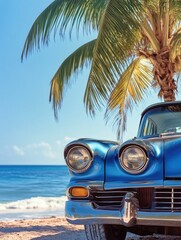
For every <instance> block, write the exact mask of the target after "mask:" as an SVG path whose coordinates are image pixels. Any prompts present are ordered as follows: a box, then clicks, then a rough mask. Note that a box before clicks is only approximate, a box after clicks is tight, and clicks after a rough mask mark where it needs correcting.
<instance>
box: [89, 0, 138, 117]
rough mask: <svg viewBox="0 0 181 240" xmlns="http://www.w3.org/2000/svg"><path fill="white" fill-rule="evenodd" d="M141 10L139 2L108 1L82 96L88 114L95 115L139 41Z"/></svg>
mask: <svg viewBox="0 0 181 240" xmlns="http://www.w3.org/2000/svg"><path fill="white" fill-rule="evenodd" d="M141 12H142V4H141V2H140V1H131V0H122V1H120V0H112V1H109V3H108V4H107V7H106V9H105V12H104V15H103V16H102V19H101V23H100V30H99V35H98V40H97V44H96V46H95V48H94V57H93V63H92V67H91V71H90V75H89V79H88V84H87V87H86V92H85V96H84V102H85V105H86V109H87V112H88V113H89V114H94V112H95V110H96V109H99V108H100V107H101V106H102V105H103V104H104V103H105V101H107V100H108V96H109V94H110V91H112V89H113V86H114V85H115V82H116V81H117V79H118V76H120V73H121V72H120V65H121V64H120V63H125V61H126V60H127V58H128V57H129V56H130V55H131V54H132V53H133V50H134V46H135V43H137V42H139V40H140V34H139V31H138V30H139V29H140V22H141V16H142V13H141Z"/></svg>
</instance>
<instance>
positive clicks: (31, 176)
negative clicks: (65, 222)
mask: <svg viewBox="0 0 181 240" xmlns="http://www.w3.org/2000/svg"><path fill="white" fill-rule="evenodd" d="M68 181H69V173H68V169H67V167H66V166H0V219H6V220H8V219H12V218H13V219H16V218H31V217H32V216H33V217H38V216H40V217H42V216H50V215H63V214H64V213H63V212H64V204H65V201H66V197H65V190H66V185H67V184H68Z"/></svg>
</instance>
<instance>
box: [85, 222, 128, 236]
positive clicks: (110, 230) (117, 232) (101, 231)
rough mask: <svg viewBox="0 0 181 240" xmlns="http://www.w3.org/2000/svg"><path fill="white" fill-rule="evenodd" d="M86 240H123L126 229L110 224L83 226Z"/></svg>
mask: <svg viewBox="0 0 181 240" xmlns="http://www.w3.org/2000/svg"><path fill="white" fill-rule="evenodd" d="M85 233H86V237H87V240H124V239H125V238H126V233H127V230H126V227H124V226H120V225H111V224H91V225H85Z"/></svg>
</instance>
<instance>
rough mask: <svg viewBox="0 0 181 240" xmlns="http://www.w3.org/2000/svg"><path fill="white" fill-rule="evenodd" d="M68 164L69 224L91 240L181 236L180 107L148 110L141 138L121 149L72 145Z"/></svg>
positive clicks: (175, 104) (107, 143) (83, 143)
mask: <svg viewBox="0 0 181 240" xmlns="http://www.w3.org/2000/svg"><path fill="white" fill-rule="evenodd" d="M132 127H133V126H132ZM65 159H66V163H67V165H68V167H69V170H70V175H71V179H70V183H69V185H68V187H67V196H68V201H67V202H66V210H65V212H66V218H67V220H68V221H69V222H70V223H73V224H84V225H85V232H86V236H87V239H88V240H98V239H101V240H108V239H109V240H111V239H113V240H116V239H119V240H120V239H125V236H126V233H127V231H129V232H133V233H137V234H140V235H145V234H146V235H148V234H152V233H160V234H170V235H178V236H181V102H173V103H159V104H155V105H152V106H150V107H148V108H146V110H145V111H144V112H143V113H142V115H141V121H140V125H139V129H138V135H137V137H135V138H133V139H131V140H129V141H126V142H125V143H123V144H122V145H120V144H119V143H117V142H111V141H100V140H94V139H79V140H77V141H73V142H71V143H70V144H68V146H67V147H66V148H65Z"/></svg>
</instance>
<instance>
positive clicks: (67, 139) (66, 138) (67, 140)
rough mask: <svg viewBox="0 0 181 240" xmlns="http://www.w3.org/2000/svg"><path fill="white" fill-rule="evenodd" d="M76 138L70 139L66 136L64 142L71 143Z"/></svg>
mask: <svg viewBox="0 0 181 240" xmlns="http://www.w3.org/2000/svg"><path fill="white" fill-rule="evenodd" d="M74 139H75V138H73V137H68V136H65V137H64V141H66V142H70V141H72V140H74Z"/></svg>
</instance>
